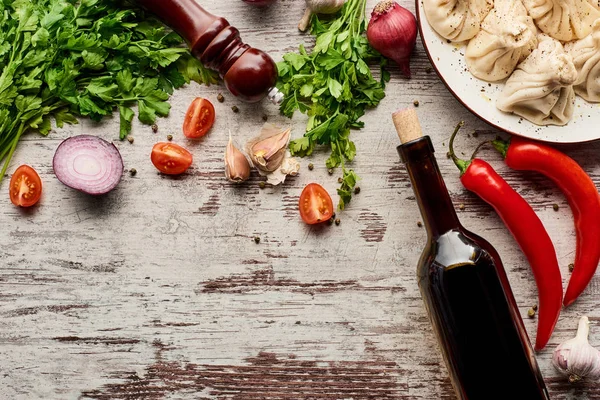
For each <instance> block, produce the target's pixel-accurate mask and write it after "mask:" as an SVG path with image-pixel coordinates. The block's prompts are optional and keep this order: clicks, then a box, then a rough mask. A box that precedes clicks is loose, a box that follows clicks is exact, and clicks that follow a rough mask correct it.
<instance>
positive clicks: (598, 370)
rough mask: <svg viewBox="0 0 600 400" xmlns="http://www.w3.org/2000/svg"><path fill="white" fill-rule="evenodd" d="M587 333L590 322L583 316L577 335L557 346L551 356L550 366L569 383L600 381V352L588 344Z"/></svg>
mask: <svg viewBox="0 0 600 400" xmlns="http://www.w3.org/2000/svg"><path fill="white" fill-rule="evenodd" d="M589 331H590V321H589V320H588V317H586V316H583V317H581V319H580V320H579V327H578V328H577V335H576V336H575V337H574V338H573V339H569V340H567V341H566V342H564V343H562V344H561V345H559V346H558V347H557V348H556V350H554V353H553V354H552V364H554V366H555V367H556V369H557V370H558V371H559V372H560V373H562V374H563V375H567V376H568V377H569V382H571V383H573V382H577V381H580V380H581V379H583V378H589V379H600V352H599V351H598V350H596V349H595V348H594V347H592V346H591V345H590V344H589V342H588V334H589Z"/></svg>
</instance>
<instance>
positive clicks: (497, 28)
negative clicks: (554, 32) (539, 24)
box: [465, 0, 537, 82]
mask: <svg viewBox="0 0 600 400" xmlns="http://www.w3.org/2000/svg"><path fill="white" fill-rule="evenodd" d="M536 47H537V29H536V27H535V25H534V23H533V20H532V19H531V17H530V16H528V15H527V10H526V9H525V6H523V3H522V2H521V0H496V1H495V2H494V9H493V10H492V11H490V13H489V14H488V15H487V17H485V19H484V20H483V22H482V23H481V31H479V33H478V34H477V35H476V36H475V37H474V38H473V39H471V40H470V41H469V45H468V46H467V51H466V53H465V56H466V61H467V67H468V68H469V71H471V73H472V74H473V75H475V76H476V77H477V78H479V79H483V80H484V81H489V82H495V81H500V80H502V79H504V78H506V77H507V76H509V75H510V74H511V73H512V72H513V70H514V69H515V67H516V66H517V64H518V63H520V62H521V61H523V60H524V59H525V58H526V57H527V56H528V55H529V54H530V53H531V51H532V50H533V49H535V48H536Z"/></svg>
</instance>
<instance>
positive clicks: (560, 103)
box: [496, 35, 577, 125]
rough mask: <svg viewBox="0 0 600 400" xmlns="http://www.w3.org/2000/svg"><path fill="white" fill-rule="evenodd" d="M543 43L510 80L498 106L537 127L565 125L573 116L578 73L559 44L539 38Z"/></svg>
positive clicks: (542, 36) (546, 37)
mask: <svg viewBox="0 0 600 400" xmlns="http://www.w3.org/2000/svg"><path fill="white" fill-rule="evenodd" d="M539 42H540V43H539V45H538V48H537V49H535V50H534V51H533V52H532V53H531V54H530V55H529V57H527V58H526V59H525V61H523V62H522V63H521V64H519V65H518V66H517V69H516V70H515V72H513V74H512V75H511V76H510V78H508V80H507V81H506V85H504V89H503V90H502V92H501V93H500V95H499V96H498V100H497V102H496V106H497V107H498V109H500V110H502V111H506V112H512V113H515V114H517V115H520V116H522V117H523V118H526V119H528V120H529V121H531V122H533V123H534V124H537V125H565V124H566V123H567V122H569V120H570V119H571V117H572V116H573V107H574V102H575V92H574V91H573V83H574V82H575V80H576V79H577V70H576V69H575V66H574V65H573V61H572V59H571V56H570V55H568V54H567V53H565V51H564V49H563V47H562V45H561V44H560V42H559V41H558V40H555V39H552V38H551V37H549V36H546V35H539Z"/></svg>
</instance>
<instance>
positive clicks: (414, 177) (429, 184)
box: [398, 136, 461, 237]
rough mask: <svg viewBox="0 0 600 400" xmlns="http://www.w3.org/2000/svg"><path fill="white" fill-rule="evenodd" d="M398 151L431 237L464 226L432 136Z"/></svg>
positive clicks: (411, 142)
mask: <svg viewBox="0 0 600 400" xmlns="http://www.w3.org/2000/svg"><path fill="white" fill-rule="evenodd" d="M398 153H399V154H400V157H401V158H402V161H403V162H404V163H405V165H406V169H407V170H408V175H409V176H410V181H411V182H412V185H413V190H414V192H415V196H416V198H417V202H418V203H419V208H420V210H421V216H422V217H423V222H424V224H425V227H426V229H427V234H428V235H429V237H438V236H440V235H443V234H444V233H446V232H448V231H450V230H453V229H457V228H460V226H461V225H460V221H459V220H458V216H457V215H456V211H455V210H454V206H453V205H452V200H451V199H450V195H449V194H448V189H447V188H446V184H445V183H444V179H443V178H442V174H441V173H440V169H439V167H438V165H437V162H436V160H435V156H434V149H433V145H432V144H431V139H430V138H429V136H423V137H421V138H419V139H416V140H413V141H410V142H407V143H404V144H402V145H400V146H398Z"/></svg>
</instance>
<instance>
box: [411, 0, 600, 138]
mask: <svg viewBox="0 0 600 400" xmlns="http://www.w3.org/2000/svg"><path fill="white" fill-rule="evenodd" d="M416 10H417V20H418V21H419V31H420V34H421V40H422V41H423V46H424V47H425V51H426V52H427V55H428V56H429V59H430V60H431V63H432V64H433V66H434V68H435V69H436V71H437V73H438V75H439V76H440V78H441V79H442V81H443V82H444V84H445V85H446V86H447V87H448V89H449V90H450V92H451V93H452V94H453V95H454V96H455V97H456V98H457V99H458V101H460V102H461V103H462V104H463V105H464V106H465V107H466V108H468V109H469V110H470V111H471V112H472V113H473V114H475V115H477V116H478V117H480V118H481V119H483V120H484V121H486V122H487V123H489V124H491V125H493V126H495V127H497V128H499V129H502V130H504V131H506V132H508V133H512V134H515V135H520V136H525V137H528V138H531V139H536V140H543V141H546V142H554V143H578V142H587V141H591V140H597V139H600V104H592V103H588V102H586V101H585V100H583V99H582V98H581V97H579V96H576V102H575V112H574V113H573V118H572V119H571V121H569V123H568V124H567V125H564V126H556V125H549V126H538V125H535V124H533V123H531V122H529V121H528V120H526V119H524V118H521V117H519V116H517V115H514V114H508V113H504V112H502V111H500V110H498V109H497V108H496V98H497V97H498V95H499V94H500V92H501V91H502V87H503V86H504V83H491V84H490V83H488V82H485V81H482V80H479V79H477V78H475V77H474V76H473V75H472V74H471V73H470V72H469V71H468V69H467V65H466V63H465V49H466V42H465V44H456V43H447V41H446V39H444V38H442V37H441V36H439V35H438V34H437V33H436V32H435V31H434V30H433V29H432V28H431V26H430V25H429V22H427V17H426V16H425V11H424V9H423V0H416Z"/></svg>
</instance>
